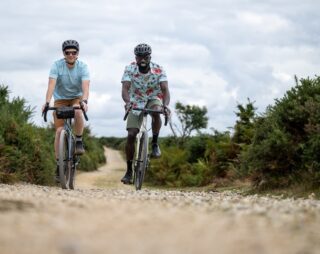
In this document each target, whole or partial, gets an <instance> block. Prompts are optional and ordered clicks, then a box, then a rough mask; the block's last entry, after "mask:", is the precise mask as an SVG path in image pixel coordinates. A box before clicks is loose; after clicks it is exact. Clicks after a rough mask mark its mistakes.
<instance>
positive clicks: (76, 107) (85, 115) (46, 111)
mask: <svg viewBox="0 0 320 254" xmlns="http://www.w3.org/2000/svg"><path fill="white" fill-rule="evenodd" d="M73 108H74V109H75V110H79V109H81V110H82V113H83V115H84V118H85V119H86V121H89V118H88V116H87V113H86V111H84V108H83V105H81V104H80V106H74V107H73ZM57 109H58V107H47V108H45V109H44V110H43V112H42V116H43V119H44V121H45V122H47V113H48V111H49V110H57Z"/></svg>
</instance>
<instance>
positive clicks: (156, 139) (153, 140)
mask: <svg viewBox="0 0 320 254" xmlns="http://www.w3.org/2000/svg"><path fill="white" fill-rule="evenodd" d="M158 136H159V133H154V134H153V135H152V144H157V143H158Z"/></svg>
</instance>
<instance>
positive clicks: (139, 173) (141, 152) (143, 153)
mask: <svg viewBox="0 0 320 254" xmlns="http://www.w3.org/2000/svg"><path fill="white" fill-rule="evenodd" d="M137 152H138V157H137V162H136V166H135V177H134V185H135V187H136V190H141V187H142V183H143V180H144V175H145V172H146V168H147V166H148V132H147V131H144V132H143V133H142V135H141V138H140V144H139V148H138V151H137Z"/></svg>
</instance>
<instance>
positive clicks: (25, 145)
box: [0, 85, 105, 184]
mask: <svg viewBox="0 0 320 254" xmlns="http://www.w3.org/2000/svg"><path fill="white" fill-rule="evenodd" d="M32 112H33V110H32V109H31V108H30V106H27V105H26V102H25V100H24V99H21V98H19V97H18V98H13V99H12V100H11V101H9V91H8V87H6V86H3V85H2V86H0V119H1V122H0V182H13V181H18V180H20V181H27V182H30V183H36V184H53V175H54V171H55V167H56V163H55V157H54V149H53V142H54V133H55V132H54V129H53V128H39V127H36V126H34V125H33V124H31V123H29V122H28V121H29V119H30V117H31V115H32ZM85 142H86V148H87V150H88V153H87V154H86V157H84V158H83V159H81V163H80V165H81V167H82V169H83V170H94V169H96V168H97V165H98V164H99V163H102V162H104V161H105V158H104V154H103V148H102V145H100V143H99V142H98V140H95V139H94V138H93V137H91V136H90V132H89V130H88V129H87V130H86V132H85Z"/></svg>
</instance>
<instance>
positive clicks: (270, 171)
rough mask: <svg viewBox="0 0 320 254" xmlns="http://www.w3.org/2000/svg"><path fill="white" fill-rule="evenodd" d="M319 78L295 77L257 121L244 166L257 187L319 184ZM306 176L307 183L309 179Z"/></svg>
mask: <svg viewBox="0 0 320 254" xmlns="http://www.w3.org/2000/svg"><path fill="white" fill-rule="evenodd" d="M319 124H320V78H319V77H317V78H315V79H309V78H308V79H301V80H300V81H297V80H296V86H295V87H293V88H292V89H290V90H289V91H288V92H287V93H286V94H285V96H284V97H283V98H282V99H277V100H276V102H275V105H274V106H270V107H269V108H268V110H267V112H266V113H265V114H264V115H263V116H262V117H261V118H260V119H258V120H257V124H256V127H255V132H254V137H253V140H252V145H251V147H250V148H249V149H248V152H247V154H246V161H243V164H244V167H247V169H248V171H249V172H250V173H251V174H252V176H253V179H254V181H255V184H256V185H257V186H259V187H280V186H289V185H291V184H293V183H297V182H304V179H308V182H304V184H306V185H309V186H319V180H320V178H319V174H320V156H319V148H320V142H319V141H320V132H319V130H320V125H319ZM310 179H312V180H311V182H310Z"/></svg>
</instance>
